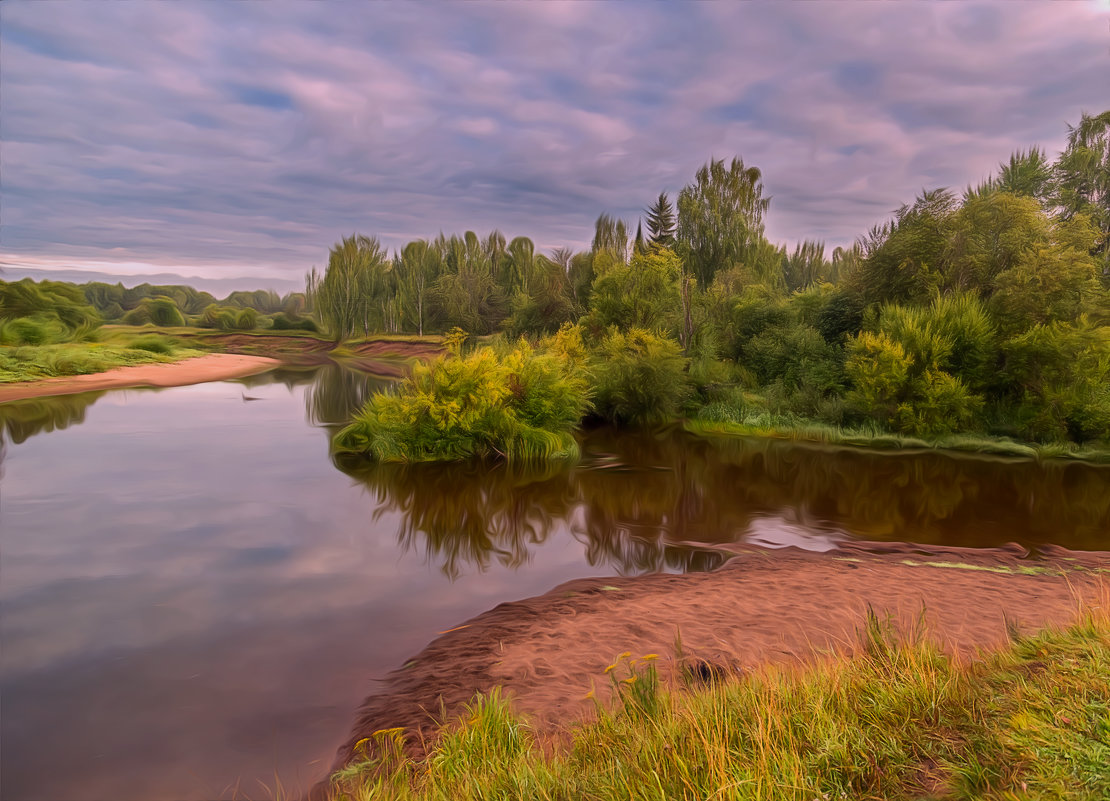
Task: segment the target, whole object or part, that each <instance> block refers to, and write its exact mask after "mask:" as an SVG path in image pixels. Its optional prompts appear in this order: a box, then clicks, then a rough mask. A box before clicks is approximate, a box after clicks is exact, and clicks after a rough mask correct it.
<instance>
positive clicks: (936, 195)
mask: <svg viewBox="0 0 1110 801" xmlns="http://www.w3.org/2000/svg"><path fill="white" fill-rule="evenodd" d="M958 207H959V204H958V202H957V201H956V197H955V196H954V195H953V194H952V193H951V192H949V191H948V190H947V189H934V190H931V191H928V192H924V193H922V194H921V196H920V197H918V198H917V200H915V201H914V203H913V205H912V206H909V205H906V206H902V207H901V208H900V209H898V211H897V212H895V214H894V219H892V220H890V221H889V222H887V223H885V224H883V225H879V226H876V227H874V228H872V229H871V231H870V232H869V233H868V235H867V236H866V237H865V238H864V239H863V241H862V242H861V246H862V249H863V261H862V263H861V264H860V268H859V270H858V271H857V272H856V274H855V276H854V277H853V282H852V283H853V288H854V289H855V290H856V291H857V292H858V293H859V294H860V296H861V297H863V298H864V300H865V301H866V302H867V303H925V302H927V301H928V299H929V297H930V296H931V295H932V294H933V292H934V291H936V290H937V289H938V288H939V287H940V286H941V284H942V283H943V265H944V255H945V250H946V248H947V246H948V242H949V239H950V236H951V231H952V222H953V218H954V216H955V214H956V210H957V208H958Z"/></svg>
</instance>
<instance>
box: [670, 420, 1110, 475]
mask: <svg viewBox="0 0 1110 801" xmlns="http://www.w3.org/2000/svg"><path fill="white" fill-rule="evenodd" d="M767 417H768V418H770V416H767ZM684 427H685V428H686V430H687V431H689V432H690V433H692V434H696V435H698V436H703V437H713V436H740V437H771V438H775V439H789V440H795V441H798V442H813V443H819V444H822V445H843V446H847V447H852V448H871V449H875V450H896V451H907V450H908V451H921V450H940V451H959V452H961V453H973V454H979V455H983V456H999V457H1005V458H1018V459H1070V460H1074V461H1082V462H1092V463H1096V464H1110V448H1106V447H1097V446H1082V445H1076V444H1074V443H1051V444H1042V443H1032V442H1015V441H1014V440H1012V439H1007V438H1005V437H992V436H983V435H975V434H946V435H943V436H939V437H936V438H933V439H927V440H926V439H920V438H917V437H909V436H904V435H902V434H892V433H890V432H885V431H881V430H876V429H869V428H851V427H841V426H833V425H828V424H826V423H818V422H811V423H790V422H785V421H779V420H774V419H766V420H764V419H754V420H752V421H744V422H728V421H717V420H702V419H696V418H695V419H688V420H686V421H685V422H684Z"/></svg>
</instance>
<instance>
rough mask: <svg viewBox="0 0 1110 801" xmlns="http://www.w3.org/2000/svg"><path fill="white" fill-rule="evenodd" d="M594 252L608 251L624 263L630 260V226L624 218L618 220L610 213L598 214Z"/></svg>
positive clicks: (595, 224) (592, 248)
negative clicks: (625, 222)
mask: <svg viewBox="0 0 1110 801" xmlns="http://www.w3.org/2000/svg"><path fill="white" fill-rule="evenodd" d="M590 249H591V251H592V252H593V253H594V254H597V253H601V252H602V251H607V252H608V253H609V254H610V255H612V256H613V257H614V258H615V259H617V260H618V261H620V262H622V263H627V262H628V227H627V226H626V225H625V224H624V220H617V219H614V218H613V217H610V216H609V215H608V214H600V215H598V218H597V222H596V223H594V241H593V244H592V245H591V248H590Z"/></svg>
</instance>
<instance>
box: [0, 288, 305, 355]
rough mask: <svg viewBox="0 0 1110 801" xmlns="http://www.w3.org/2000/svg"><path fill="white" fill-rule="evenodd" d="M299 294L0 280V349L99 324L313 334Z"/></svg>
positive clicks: (80, 332)
mask: <svg viewBox="0 0 1110 801" xmlns="http://www.w3.org/2000/svg"><path fill="white" fill-rule="evenodd" d="M305 307H306V299H305V295H304V293H302V292H292V293H289V294H287V295H285V296H284V297H279V296H278V295H277V293H275V292H273V291H270V290H259V291H257V292H232V293H231V294H230V295H228V296H227V297H226V298H224V299H222V300H217V299H216V298H215V297H213V296H212V295H210V294H209V293H207V292H200V291H198V290H196V289H194V288H192V287H189V286H178V285H168V286H156V285H152V284H140V285H139V286H136V287H131V288H127V287H124V286H123V285H122V284H105V283H100V282H91V283H87V284H69V283H64V282H60V281H38V282H35V281H32V280H31V279H29V278H24V279H23V280H21V281H11V282H8V281H0V344H2V345H43V344H49V343H52V342H67V341H72V340H75V339H81V338H83V337H85V336H86V335H88V334H89V332H91V331H93V330H94V329H95V328H96V327H97V326H99V325H100V324H101V323H121V324H124V325H156V326H163V327H172V326H185V325H190V326H198V327H201V328H216V329H221V330H225V331H234V330H251V329H256V328H273V329H279V330H280V329H302V330H307V331H315V330H317V326H316V323H315V322H314V321H313V320H312V319H311V318H310V317H309V316H307V315H306V313H305Z"/></svg>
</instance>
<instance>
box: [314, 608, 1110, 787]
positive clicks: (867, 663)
mask: <svg viewBox="0 0 1110 801" xmlns="http://www.w3.org/2000/svg"><path fill="white" fill-rule="evenodd" d="M860 636H861V644H862V647H861V648H860V649H859V653H858V654H857V655H855V656H852V657H839V658H831V659H829V660H828V661H823V662H820V663H818V664H817V665H814V666H810V667H808V668H804V669H803V668H799V669H795V670H786V669H782V668H778V669H771V668H767V669H764V670H762V671H758V672H755V673H753V674H751V675H748V676H743V677H727V678H720V677H715V676H713V675H712V674H711V673H710V672H707V671H705V670H697V669H694V670H686V671H685V672H683V673H681V674H680V677H681V678H680V679H679V680H678V681H677V683H676V684H675V686H674V687H672V688H671V689H665V688H664V682H661V681H660V679H659V672H660V671H657V668H656V665H657V664H658V663H657V661H656V659H655V658H654V656H653V655H642V656H640V657H639V658H638V659H636V658H632V657H631V655H628V654H626V655H624V656H623V657H620V658H618V659H617V660H616V662H615V663H614V665H613V667H612V668H611V669H610V670H609V671H608V673H607V674H606V675H605V676H604V677H601V679H602V681H605V682H608V684H609V685H611V687H612V688H613V690H614V693H613V695H614V697H615V698H616V699H617V700H616V702H615V703H614V704H612V705H606V706H601V705H599V707H598V719H597V721H596V722H593V723H589V724H583V725H581V726H580V727H577V728H575V729H574V730H573V732H572V734H571V735H570V736H569V742H567V743H563V744H561V745H556V746H555V747H551V743H550V742H547V743H546V745H545V744H544V741H543V738H540V737H538V736H537V735H536V734H535V733H534V732H533V731H532V730H531V729H530V728H529V724H528V721H527V720H523V719H521V718H519V717H517V716H515V715H514V714H513V713H512V711H511V710H510V706H509V704H508V703H507V702H506V700H505V699H504V698H502V697H501V696H500V695H499V694H498V693H496V692H495V693H493V694H492V695H490V696H488V697H485V698H481V699H478V700H476V702H475V703H474V704H473V705H472V707H471V708H470V709H469V717H468V719H467V720H465V721H463V722H462V723H461V724H457V725H452V726H449V727H447V728H445V729H444V730H443V731H442V733H441V736H440V737H439V739H438V741H437V742H436V743H435V744H434V745H432V746H431V748H430V749H429V751H428V753H427V755H426V756H425V757H424V758H422V759H420V760H413V759H411V758H409V757H406V756H404V755H403V754H402V750H401V732H400V731H399V730H389V731H382V732H378V733H376V734H375V735H374V737H372V738H370V740H368V741H365V742H364V743H363V744H362V745H363V751H364V752H365V754H366V755H367V756H366V758H365V759H364V760H363V761H361V762H358V763H356V764H352V765H351V766H349V767H348V768H347V769H345V770H343V771H340V772H339V773H337V774H336V775H335V776H334V777H333V785H332V797H333V798H335V799H350V800H352V801H369V799H444V801H446V800H447V799H450V801H461V800H462V799H492V798H505V799H509V798H539V799H578V798H586V799H629V798H634V799H639V798H645V799H647V798H651V799H676V798H689V799H695V798H696V799H705V798H722V799H790V800H791V801H802V800H803V799H804V800H805V801H811V800H812V799H941V798H944V799H949V798H950V799H1075V800H1076V801H1079V799H1091V801H1094V799H1105V798H1110V616H1108V615H1107V614H1106V611H1105V610H1101V611H1097V612H1095V613H1089V614H1087V615H1086V616H1085V618H1084V619H1083V620H1082V621H1081V622H1080V623H1078V624H1076V625H1075V626H1073V627H1071V628H1069V629H1067V630H1064V631H1055V632H1052V631H1050V632H1043V633H1040V634H1036V635H1033V636H1018V635H1017V634H1016V633H1015V634H1014V638H1013V642H1012V644H1011V646H1010V647H1009V648H1008V649H1007V650H1005V651H1003V652H1001V653H996V654H992V655H990V656H988V657H987V658H985V659H984V660H982V661H979V662H974V663H970V664H958V663H956V662H954V661H953V660H952V659H950V658H949V657H947V656H945V655H944V654H943V653H942V652H941V651H939V650H938V649H937V648H936V647H935V646H933V645H930V644H928V642H927V641H926V640H925V639H924V638H918V639H917V640H915V641H912V642H905V641H903V642H901V643H895V642H894V639H893V638H892V637H891V636H890V635H889V634H888V633H887V632H886V631H884V627H883V626H882V625H881V624H880V623H879V622H878V621H876V620H874V619H872V620H871V621H870V623H869V625H868V627H867V630H866V631H864V632H861V635H860Z"/></svg>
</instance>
